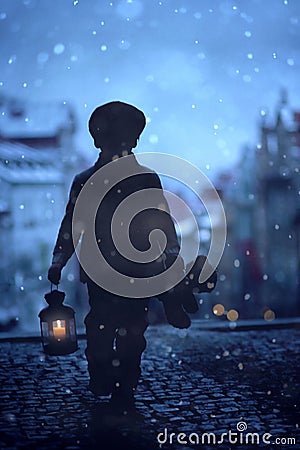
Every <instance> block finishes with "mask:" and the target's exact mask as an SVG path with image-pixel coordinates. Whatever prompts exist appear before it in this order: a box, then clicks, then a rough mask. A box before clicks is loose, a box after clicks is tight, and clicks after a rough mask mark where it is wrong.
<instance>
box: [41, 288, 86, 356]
mask: <svg viewBox="0 0 300 450" xmlns="http://www.w3.org/2000/svg"><path fill="white" fill-rule="evenodd" d="M64 299H65V293H64V292H62V291H58V290H57V289H56V290H54V291H52V288H51V292H48V293H47V294H45V300H46V302H47V303H48V305H49V306H47V307H46V308H44V309H42V311H40V313H39V318H40V324H41V335H42V344H43V350H44V352H45V353H47V354H48V355H68V354H70V353H73V352H75V351H76V350H77V349H78V345H77V336H76V323H75V312H74V310H73V309H72V308H71V307H70V306H67V305H63V301H64Z"/></svg>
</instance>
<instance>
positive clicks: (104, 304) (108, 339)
mask: <svg viewBox="0 0 300 450" xmlns="http://www.w3.org/2000/svg"><path fill="white" fill-rule="evenodd" d="M88 291H89V301H90V306H91V309H90V312H89V313H88V315H87V316H86V318H85V321H84V323H85V326H86V336H87V347H86V350H85V354H86V358H87V361H88V370H89V375H90V384H89V388H90V390H91V391H92V392H94V393H95V394H98V395H101V394H102V395H109V394H110V393H111V392H112V389H113V386H114V379H113V374H114V367H113V360H114V359H115V351H114V349H113V344H114V339H115V333H116V323H115V320H114V311H113V302H111V301H109V299H108V298H107V295H105V293H103V291H102V290H101V289H100V288H98V287H97V286H95V285H94V284H90V283H89V284H88Z"/></svg>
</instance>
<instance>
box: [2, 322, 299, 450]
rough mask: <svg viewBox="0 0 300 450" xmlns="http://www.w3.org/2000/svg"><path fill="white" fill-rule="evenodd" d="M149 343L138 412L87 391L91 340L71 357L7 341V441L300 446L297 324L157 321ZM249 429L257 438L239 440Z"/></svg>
mask: <svg viewBox="0 0 300 450" xmlns="http://www.w3.org/2000/svg"><path fill="white" fill-rule="evenodd" d="M147 341H148V347H147V349H146V351H145V354H144V358H143V364H142V368H143V376H142V378H141V382H140V384H139V386H138V389H137V392H136V411H135V412H132V413H127V414H117V413H116V412H114V411H113V410H112V409H111V407H110V405H109V402H108V399H107V398H97V397H95V396H94V395H93V394H91V393H90V392H88V391H87V383H88V375H87V364H86V361H85V357H84V347H85V341H84V340H81V341H80V350H79V351H77V352H76V353H75V354H73V355H70V356H65V357H63V356H60V357H49V356H45V355H44V354H43V353H42V352H41V344H40V343H39V342H37V341H31V342H21V343H20V342H2V343H1V346H0V351H1V353H0V359H1V372H0V381H1V388H2V390H1V439H0V442H1V448H9V449H14V448H18V449H60V448H64V449H69V450H76V449H98V448H99V449H103V450H106V449H109V448H115V449H132V450H133V449H141V450H142V449H151V450H154V449H157V448H159V443H160V444H161V446H162V448H163V449H179V448H180V449H196V448H205V449H214V448H224V449H231V448H234V449H236V448H238V449H239V448H240V449H245V448H253V449H254V448H258V447H259V448H260V447H265V448H269V449H273V448H274V449H275V448H276V449H281V448H294V449H296V448H300V436H299V434H300V433H299V420H300V419H299V383H298V381H299V363H300V355H299V344H300V330H299V328H287V329H281V330H278V329H274V328H270V329H265V330H257V329H254V330H250V331H227V332H222V331H212V330H203V329H201V328H200V326H199V324H197V323H194V324H193V325H192V327H191V328H190V329H189V330H188V331H178V330H175V329H173V328H172V327H170V326H168V325H160V326H152V327H150V328H149V329H148V331H147ZM237 427H238V428H237ZM246 428H247V430H246ZM230 430H231V432H232V435H231V437H230V439H231V441H229V437H228V434H227V435H226V436H225V435H224V438H223V443H221V440H222V439H221V434H222V433H229V431H230ZM159 433H161V434H160V435H159V438H158V439H157V436H158V434H159ZM172 433H175V434H173V435H172ZM179 433H185V436H184V435H179ZM203 433H214V434H215V436H216V441H215V442H214V441H213V435H210V436H207V435H206V436H204V437H205V440H204V441H203V444H202V441H201V439H202V438H203ZM234 433H235V434H234ZM246 433H257V436H259V439H260V443H259V444H258V443H257V441H255V442H253V445H252V444H251V440H250V441H248V444H246V443H245V441H241V439H244V440H245V437H246ZM264 433H270V434H271V435H272V436H271V437H268V440H269V442H271V443H269V444H267V443H264V442H263V441H262V437H263V435H264ZM197 436H198V437H199V444H197V442H196V438H197ZM235 437H236V438H238V439H239V440H238V441H237V442H238V444H235V445H234V444H233V439H234V438H235ZM276 438H278V441H277V442H278V444H276V445H275V439H276ZM288 438H295V439H296V444H293V443H292V442H291V441H290V442H289V441H288ZM208 439H210V441H208ZM182 442H183V443H182ZM184 442H185V443H184ZM208 442H210V443H208ZM249 442H250V443H249Z"/></svg>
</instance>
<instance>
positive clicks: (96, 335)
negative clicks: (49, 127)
mask: <svg viewBox="0 0 300 450" xmlns="http://www.w3.org/2000/svg"><path fill="white" fill-rule="evenodd" d="M145 125H146V119H145V115H144V114H143V112H142V111H140V110H138V109H137V108H135V107H134V106H132V105H128V104H126V103H123V102H111V103H107V104H105V105H102V106H100V107H98V108H96V110H95V111H94V112H93V113H92V115H91V118H90V120H89V131H90V133H91V136H92V138H93V141H94V145H95V147H96V148H98V149H101V152H100V156H99V158H98V160H97V161H96V163H95V164H94V165H93V166H92V167H90V168H89V169H87V170H85V171H83V172H81V173H79V174H78V175H76V177H75V178H74V180H73V183H72V186H71V191H70V197H69V202H68V204H67V206H66V213H65V216H64V218H63V220H62V223H61V226H60V229H59V233H58V237H57V241H56V244H55V247H54V252H53V260H52V265H51V267H50V269H49V272H48V278H49V280H50V281H51V282H52V283H54V284H57V283H58V282H59V280H60V276H61V271H62V269H63V267H64V266H65V265H66V263H67V262H68V260H69V258H70V257H71V256H72V254H73V253H74V251H75V248H74V246H75V247H76V245H77V243H78V242H80V257H79V262H80V265H81V268H80V279H81V281H82V282H83V283H86V284H87V288H88V293H89V304H90V311H89V313H88V315H87V316H86V318H85V326H86V334H87V348H86V357H87V361H88V370H89V374H90V384H89V389H90V390H91V391H92V392H93V393H94V394H96V395H109V394H112V404H113V405H114V407H115V409H118V408H120V407H122V406H123V405H124V404H126V405H127V406H128V407H129V406H132V404H133V398H134V397H133V394H134V389H135V387H136V386H137V383H138V379H139V376H140V373H141V369H140V362H141V356H142V353H143V351H144V350H145V347H146V340H145V338H144V333H145V331H146V329H147V326H148V321H147V312H148V311H147V310H148V303H149V295H148V296H147V294H146V292H145V295H143V296H142V298H139V299H138V300H136V299H134V300H133V299H132V298H131V296H130V295H129V294H128V290H127V292H125V290H126V289H125V287H124V292H123V290H122V291H121V293H119V292H118V294H115V293H113V292H115V290H114V289H115V288H116V285H117V284H118V282H115V284H114V285H113V283H112V287H111V288H110V287H108V288H107V287H106V285H105V282H106V281H109V280H111V278H112V271H111V268H112V269H113V270H114V273H118V274H122V275H123V276H124V275H125V276H126V277H132V278H131V280H133V282H134V281H135V280H134V279H135V278H136V279H138V278H151V277H153V276H154V275H157V274H160V273H163V272H164V271H165V270H166V269H167V268H169V267H171V266H172V270H173V273H174V274H173V276H174V277H175V278H174V279H175V280H179V279H182V276H181V278H180V275H182V274H183V273H184V262H183V260H182V258H181V256H179V255H178V254H179V251H180V245H179V242H178V238H177V234H176V231H175V227H174V223H173V220H172V218H171V215H170V211H169V206H168V203H167V200H166V198H165V196H164V193H163V189H162V185H161V182H160V179H159V177H158V175H157V174H156V173H155V172H154V171H152V170H150V169H148V168H146V167H143V166H141V165H140V164H139V163H138V161H137V159H136V158H135V156H134V154H133V153H132V150H133V148H135V147H136V145H137V142H138V139H139V137H140V134H141V133H142V131H143V129H144V127H145ZM107 171H108V172H107ZM103 173H105V174H107V173H109V175H103ZM101 177H102V178H101ZM91 180H92V181H91ZM99 180H100V181H99ZM110 183H111V186H110ZM86 189H88V192H89V195H88V197H87V199H86V201H85V202H81V203H80V207H77V209H75V205H76V204H77V206H78V199H79V196H80V194H82V192H83V191H84V190H85V192H87V191H86ZM136 194H138V195H136ZM128 199H129V200H128ZM130 199H131V200H130ZM149 199H151V202H150V204H151V206H149ZM127 201H128V203H126V202H127ZM93 204H95V205H97V207H96V211H94V210H93V209H92V208H93V207H92V206H91V205H93ZM123 204H126V205H127V206H126V208H124V206H123ZM120 208H123V209H120ZM78 210H79V212H78ZM75 211H76V214H77V215H76V214H75ZM120 211H121V212H120ZM128 211H129V212H128ZM74 214H75V215H76V218H74ZM118 214H119V215H118ZM116 216H117V218H116ZM126 220H127V222H126ZM89 221H92V227H89ZM124 221H125V225H124ZM123 225H124V226H123ZM126 226H127V227H126ZM91 228H92V229H93V230H94V231H92V232H91V231H90V230H91ZM155 230H156V231H157V230H161V231H162V233H159V234H158V235H157V234H156V235H155V236H156V237H155V239H153V242H150V236H151V235H152V233H153V232H155ZM93 233H94V234H95V237H96V240H95V239H91V234H93ZM128 240H129V241H130V246H129V250H128V247H126V245H127V241H128ZM116 241H118V242H119V244H121V248H127V250H126V252H125V253H124V251H122V250H120V246H119V245H117V244H116ZM93 246H96V247H97V246H98V248H99V250H100V252H99V251H98V249H97V252H96V258H94V256H92V255H94V253H95V252H94V250H93V249H94V247H93ZM161 248H163V249H164V250H163V254H162V252H161ZM137 251H138V252H139V255H140V254H142V255H144V254H145V253H147V252H148V251H151V252H152V253H151V255H152V257H151V258H150V259H145V258H144V259H136V256H135V255H136V252H137ZM99 255H101V258H102V259H101V258H100V259H99ZM93 258H94V259H93ZM91 261H92V263H91ZM203 262H204V259H203V258H202V259H201V258H200V257H199V258H198V260H197V264H196V265H195V270H196V271H198V270H199V267H202V266H203ZM108 267H109V269H108ZM173 267H174V269H173ZM94 268H96V269H94ZM193 269H194V268H193V267H191V268H189V270H190V272H191V271H193ZM91 271H93V274H91ZM95 273H96V275H95ZM194 275H195V276H194ZM95 278H96V279H95ZM193 278H194V280H197V279H198V277H197V274H193ZM190 279H192V278H189V279H187V280H188V281H187V282H186V283H184V282H182V283H181V284H180V285H178V286H176V288H175V289H172V290H171V291H167V289H165V290H166V292H165V293H164V294H160V295H158V297H159V299H160V300H161V301H162V303H163V305H164V308H165V312H166V317H167V319H168V321H169V323H170V324H172V325H173V326H175V327H178V328H187V327H189V326H190V323H191V321H190V318H189V316H188V314H187V312H188V313H195V312H196V311H197V309H198V304H197V302H196V300H195V298H194V296H193V293H192V288H193V287H195V286H194V285H192V283H190ZM137 281H138V280H137ZM208 281H211V286H212V287H210V288H209V289H208V291H210V290H212V289H213V288H214V286H215V282H216V277H215V274H213V276H212V280H208ZM194 283H196V284H197V282H196V281H194ZM186 284H187V285H189V284H190V286H189V287H188V289H189V292H187V290H186V289H187V288H186ZM208 284H209V283H208ZM208 284H207V285H208ZM207 285H205V286H202V287H201V285H199V287H197V286H196V288H197V292H198V291H199V290H200V291H201V290H202V291H203V290H205V291H207ZM125 286H126V285H125ZM173 286H174V284H173ZM122 289H123V288H122ZM131 292H132V291H131ZM161 292H163V290H162V291H161Z"/></svg>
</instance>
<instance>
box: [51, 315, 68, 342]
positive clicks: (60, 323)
mask: <svg viewBox="0 0 300 450" xmlns="http://www.w3.org/2000/svg"><path fill="white" fill-rule="evenodd" d="M53 335H54V337H55V338H56V339H57V340H60V339H64V338H65V337H66V324H65V320H55V321H54V322H53Z"/></svg>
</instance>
